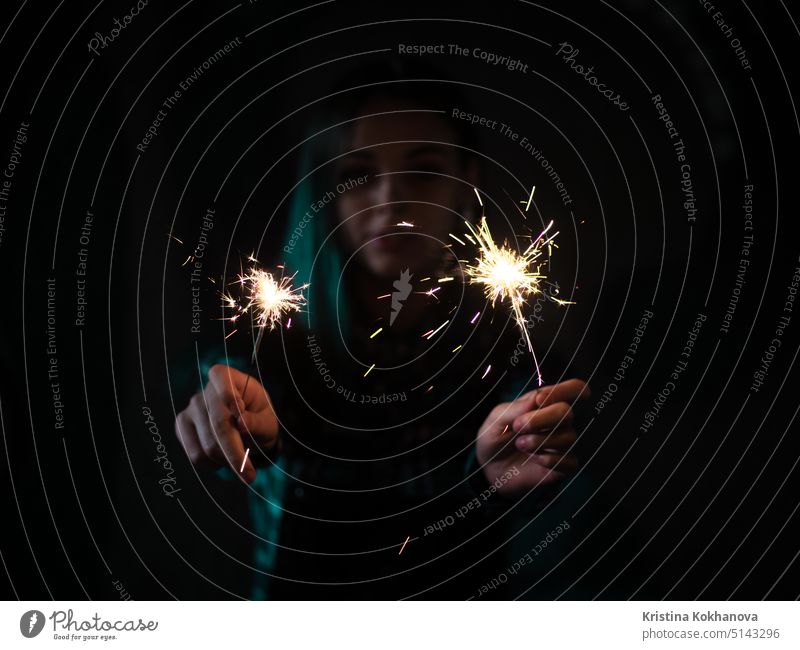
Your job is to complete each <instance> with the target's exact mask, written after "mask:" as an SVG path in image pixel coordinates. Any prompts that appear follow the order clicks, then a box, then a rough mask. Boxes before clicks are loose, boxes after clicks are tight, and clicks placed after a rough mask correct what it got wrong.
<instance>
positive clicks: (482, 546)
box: [176, 62, 588, 599]
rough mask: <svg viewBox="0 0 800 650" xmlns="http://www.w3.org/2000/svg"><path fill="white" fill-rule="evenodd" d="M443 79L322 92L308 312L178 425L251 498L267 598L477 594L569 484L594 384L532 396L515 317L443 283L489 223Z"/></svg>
mask: <svg viewBox="0 0 800 650" xmlns="http://www.w3.org/2000/svg"><path fill="white" fill-rule="evenodd" d="M431 76H432V75H431V74H430V71H420V70H414V69H409V68H408V67H406V66H404V65H403V64H400V63H397V62H389V63H387V64H383V65H378V66H376V67H374V68H370V69H367V70H365V71H360V72H358V73H357V74H356V75H355V76H353V77H351V78H349V79H347V80H346V81H345V82H344V83H343V84H342V86H341V90H339V91H337V92H334V93H333V94H332V95H331V96H330V97H331V99H330V100H329V102H335V104H336V106H337V107H338V109H339V114H338V115H337V114H336V113H335V112H332V111H330V110H329V103H326V107H325V110H326V111H327V113H326V115H325V121H324V123H323V124H322V126H321V127H320V128H318V129H313V130H312V137H310V138H309V140H308V142H309V145H308V146H307V147H306V148H305V150H304V152H303V154H302V156H301V167H302V168H301V170H300V179H301V180H300V182H299V183H298V185H297V187H296V190H295V192H294V193H293V199H292V200H293V203H292V207H291V209H290V219H289V226H288V229H287V233H288V234H287V237H286V243H285V245H284V247H283V252H284V254H285V255H286V257H285V260H284V263H285V265H286V268H287V269H289V270H290V271H292V272H293V271H297V276H296V277H295V283H296V284H301V283H305V282H308V283H310V287H309V288H308V290H307V296H308V309H307V313H305V314H295V315H294V317H293V326H292V327H291V328H290V329H287V328H282V329H281V330H280V335H278V333H277V332H275V333H274V334H273V335H269V334H268V335H267V336H266V337H265V340H264V344H263V346H262V348H261V356H260V359H259V366H258V367H259V372H258V376H250V377H248V375H247V373H245V372H243V371H241V370H238V369H236V368H233V367H231V366H230V365H227V364H218V365H215V366H213V367H212V368H211V369H210V371H209V372H208V380H207V383H206V384H205V387H204V389H203V391H202V392H200V393H198V394H196V395H195V396H194V397H193V398H192V399H191V401H190V403H189V405H188V406H187V407H186V409H185V410H184V411H182V412H181V413H180V414H179V415H178V417H177V421H176V432H177V435H178V438H179V439H180V442H181V444H182V445H183V447H184V448H185V450H186V453H187V454H188V456H189V458H190V459H191V461H192V463H193V464H194V465H196V466H198V467H206V466H207V467H222V468H224V469H223V470H221V473H227V474H228V475H229V476H240V477H241V478H242V479H243V480H244V481H246V482H247V483H248V484H250V487H251V489H252V492H251V495H252V496H251V502H252V503H251V506H252V507H251V511H252V515H253V520H254V527H255V530H256V536H255V537H256V566H255V571H254V576H255V583H254V591H253V596H254V597H255V598H266V597H270V598H279V599H287V598H309V599H330V598H343V599H365V598H369V599H375V598H391V599H394V598H406V597H415V596H416V597H422V598H458V599H461V598H469V597H473V596H477V595H480V593H481V586H482V585H484V584H486V582H487V581H491V580H492V576H495V575H497V573H498V571H499V570H501V569H502V568H503V563H504V561H505V560H504V555H503V553H502V550H501V549H502V547H503V545H504V543H505V542H506V540H507V539H508V537H509V535H514V533H515V532H518V531H519V530H520V528H519V526H520V524H519V522H520V521H522V522H524V523H523V524H522V525H523V526H524V525H527V524H528V523H530V522H531V521H532V519H533V518H535V517H536V513H537V512H538V511H539V509H540V508H541V507H542V506H543V505H544V504H546V503H547V502H548V500H549V499H550V498H551V496H552V494H553V493H554V490H556V489H557V488H558V486H559V484H560V483H561V482H562V480H563V479H564V478H565V477H567V476H569V475H571V474H572V473H573V472H574V471H575V469H576V467H577V459H576V458H575V455H574V453H572V451H571V447H572V446H573V443H574V442H575V439H576V432H575V428H574V425H573V414H572V405H573V404H574V402H575V401H576V400H578V399H579V398H582V397H586V396H587V395H588V387H587V386H586V384H585V383H584V382H582V381H580V380H575V379H573V380H569V381H563V382H560V383H558V384H555V385H550V386H544V387H542V388H539V389H533V390H531V389H532V388H533V386H534V385H535V383H534V377H533V371H532V368H530V367H529V368H528V369H527V370H526V371H524V372H519V371H520V370H522V369H523V366H524V365H525V364H520V365H519V366H518V367H517V368H512V364H510V363H509V359H511V358H512V354H513V349H514V347H515V346H516V345H517V343H518V340H519V331H518V330H517V329H516V328H515V323H514V322H513V320H511V319H510V318H509V317H508V315H507V313H506V312H505V311H504V310H502V309H500V308H498V309H497V310H494V309H492V307H491V306H489V305H487V304H486V301H485V299H484V298H483V296H482V295H481V293H480V291H476V290H475V287H469V286H466V285H465V284H464V283H463V282H457V281H450V282H448V281H447V280H445V281H444V282H440V281H439V280H441V279H445V278H457V276H458V274H459V269H460V267H461V264H462V263H461V262H459V259H458V257H459V256H461V257H462V258H463V257H466V256H467V255H469V251H468V249H467V248H461V247H460V246H459V247H458V249H456V248H454V247H452V246H450V244H454V243H455V241H456V240H455V239H454V238H451V237H450V235H449V233H453V234H457V233H462V232H463V231H464V230H465V228H464V227H463V219H464V218H467V219H469V220H471V221H475V220H476V218H477V216H478V214H479V213H478V210H479V207H480V206H479V204H478V201H477V197H476V195H475V193H474V191H473V187H477V186H479V164H478V156H477V154H476V151H475V148H474V146H473V145H474V143H473V136H472V131H471V130H470V129H471V127H469V126H468V125H467V124H466V122H459V121H457V120H453V119H451V118H450V117H449V111H448V108H449V107H452V106H461V107H463V106H464V102H463V100H461V99H459V98H457V97H456V96H455V93H454V91H453V88H452V87H442V85H441V84H438V83H435V82H432V81H421V79H431ZM407 79H417V80H418V81H415V82H404V80H407ZM476 315H477V318H476ZM514 358H516V357H514ZM492 362H494V365H495V367H496V368H497V370H496V371H491V370H490V369H488V368H487V367H488V366H490V365H491V364H492ZM514 370H516V371H517V374H516V376H514V374H513V371H514ZM247 450H249V451H247ZM242 467H243V469H241V468H242ZM240 469H241V471H240ZM510 531H511V532H510ZM495 593H497V594H499V593H500V591H497V592H495ZM493 595H494V594H493Z"/></svg>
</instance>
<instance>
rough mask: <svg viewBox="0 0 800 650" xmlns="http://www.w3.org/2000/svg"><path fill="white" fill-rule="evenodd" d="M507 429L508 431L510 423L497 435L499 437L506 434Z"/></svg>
mask: <svg viewBox="0 0 800 650" xmlns="http://www.w3.org/2000/svg"><path fill="white" fill-rule="evenodd" d="M506 431H508V425H506V426H504V427H503V430H502V431H501V432H500V434H499V435H498V436H497V437H498V438H502V437H503V434H504V433H505V432H506Z"/></svg>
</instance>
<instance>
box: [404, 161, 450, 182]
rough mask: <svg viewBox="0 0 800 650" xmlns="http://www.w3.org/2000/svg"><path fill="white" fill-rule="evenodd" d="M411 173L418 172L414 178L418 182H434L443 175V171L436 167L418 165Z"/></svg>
mask: <svg viewBox="0 0 800 650" xmlns="http://www.w3.org/2000/svg"><path fill="white" fill-rule="evenodd" d="M409 171H411V172H418V173H417V174H416V177H417V178H418V179H419V180H434V179H435V178H437V177H438V176H440V175H441V174H443V173H444V170H443V169H442V168H441V167H439V166H438V165H418V166H416V167H414V169H411V170H409Z"/></svg>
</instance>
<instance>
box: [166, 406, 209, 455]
mask: <svg viewBox="0 0 800 650" xmlns="http://www.w3.org/2000/svg"><path fill="white" fill-rule="evenodd" d="M175 435H176V436H177V438H178V441H179V442H180V443H181V446H182V447H183V450H184V451H185V452H186V455H187V456H188V457H189V461H190V462H191V463H192V465H194V466H195V467H210V466H213V464H214V463H213V462H212V461H211V459H210V458H209V457H208V456H206V453H205V452H204V451H203V446H202V445H201V444H200V440H199V438H198V437H197V429H196V428H195V426H194V423H193V422H192V418H191V417H190V416H189V414H188V413H186V411H182V412H181V413H179V414H178V417H177V418H176V419H175Z"/></svg>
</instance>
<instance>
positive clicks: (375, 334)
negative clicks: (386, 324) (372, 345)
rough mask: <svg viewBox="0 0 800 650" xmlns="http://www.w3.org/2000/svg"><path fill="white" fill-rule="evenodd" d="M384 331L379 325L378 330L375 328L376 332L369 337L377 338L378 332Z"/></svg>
mask: <svg viewBox="0 0 800 650" xmlns="http://www.w3.org/2000/svg"><path fill="white" fill-rule="evenodd" d="M382 331H383V328H382V327H379V328H378V329H376V330H375V331H374V332H373V333H372V334H371V335H370V337H369V338H371V339H374V338H375V337H376V336H378V334H380V333H381V332H382Z"/></svg>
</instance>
